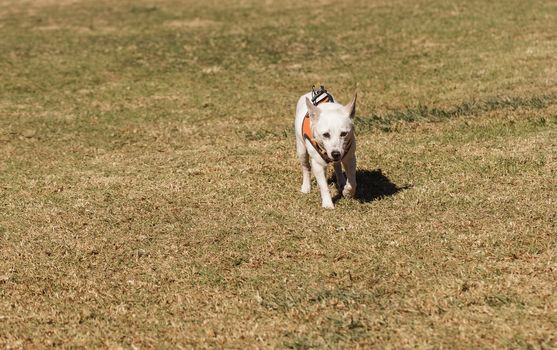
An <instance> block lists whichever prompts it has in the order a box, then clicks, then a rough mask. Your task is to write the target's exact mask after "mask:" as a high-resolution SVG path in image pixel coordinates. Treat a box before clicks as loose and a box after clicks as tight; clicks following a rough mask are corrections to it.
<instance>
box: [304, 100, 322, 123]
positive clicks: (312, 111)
mask: <svg viewBox="0 0 557 350" xmlns="http://www.w3.org/2000/svg"><path fill="white" fill-rule="evenodd" d="M306 106H307V108H308V114H309V117H310V118H311V121H312V122H314V123H315V122H317V119H319V109H318V108H317V107H315V106H314V105H313V103H311V101H310V100H309V98H307V97H306Z"/></svg>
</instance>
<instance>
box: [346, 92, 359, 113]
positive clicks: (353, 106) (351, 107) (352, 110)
mask: <svg viewBox="0 0 557 350" xmlns="http://www.w3.org/2000/svg"><path fill="white" fill-rule="evenodd" d="M357 96H358V94H354V97H352V101H351V102H350V103H349V104H347V105H346V106H344V108H345V109H346V112H348V116H349V117H350V119H354V117H355V116H356V97H357Z"/></svg>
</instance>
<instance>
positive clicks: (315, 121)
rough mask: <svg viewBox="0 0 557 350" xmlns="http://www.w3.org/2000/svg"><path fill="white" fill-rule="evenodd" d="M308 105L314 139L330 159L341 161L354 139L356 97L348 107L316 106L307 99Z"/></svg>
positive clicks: (335, 105) (325, 104)
mask: <svg viewBox="0 0 557 350" xmlns="http://www.w3.org/2000/svg"><path fill="white" fill-rule="evenodd" d="M306 105H307V108H308V114H309V117H310V118H311V129H312V132H313V137H314V138H315V140H316V141H317V142H318V143H319V144H320V145H321V146H322V147H323V148H324V149H325V151H326V152H327V155H328V156H329V158H330V159H332V160H333V161H335V162H337V161H339V160H341V159H342V158H343V157H344V153H345V152H346V151H348V149H347V146H348V145H349V143H350V142H351V141H352V139H353V138H354V116H355V115H356V95H354V98H352V102H350V103H349V104H347V105H346V106H343V105H341V104H338V103H322V104H320V105H319V106H314V105H313V103H311V101H310V100H309V99H308V98H307V97H306Z"/></svg>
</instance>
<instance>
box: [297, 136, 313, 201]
mask: <svg viewBox="0 0 557 350" xmlns="http://www.w3.org/2000/svg"><path fill="white" fill-rule="evenodd" d="M296 152H297V153H298V159H299V160H300V164H301V166H302V187H301V188H300V191H301V192H302V193H309V191H310V190H311V165H310V162H309V154H308V152H307V151H306V149H305V147H304V146H298V147H297V149H296Z"/></svg>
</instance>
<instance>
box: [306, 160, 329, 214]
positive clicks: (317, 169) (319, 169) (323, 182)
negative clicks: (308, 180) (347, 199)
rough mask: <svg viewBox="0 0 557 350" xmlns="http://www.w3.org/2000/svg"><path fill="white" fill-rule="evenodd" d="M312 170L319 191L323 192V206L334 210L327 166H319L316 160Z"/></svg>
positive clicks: (313, 161)
mask: <svg viewBox="0 0 557 350" xmlns="http://www.w3.org/2000/svg"><path fill="white" fill-rule="evenodd" d="M311 169H312V170H313V175H314V176H315V180H316V181H317V185H319V190H320V191H321V205H322V206H323V208H327V209H334V208H335V206H334V205H333V200H332V199H331V193H330V192H329V186H328V185H327V175H326V170H327V166H326V165H325V166H323V165H321V164H319V163H318V162H317V161H316V160H315V159H312V160H311Z"/></svg>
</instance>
